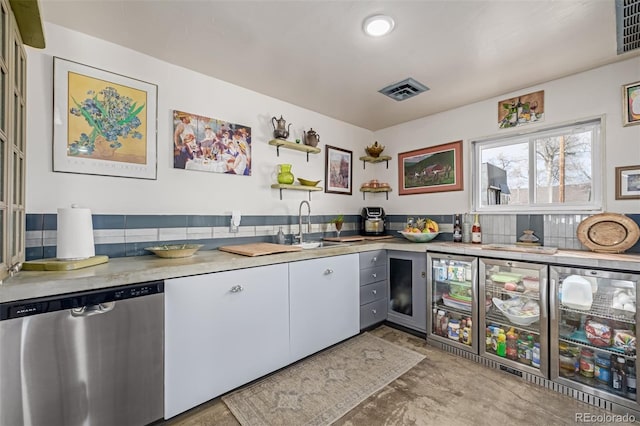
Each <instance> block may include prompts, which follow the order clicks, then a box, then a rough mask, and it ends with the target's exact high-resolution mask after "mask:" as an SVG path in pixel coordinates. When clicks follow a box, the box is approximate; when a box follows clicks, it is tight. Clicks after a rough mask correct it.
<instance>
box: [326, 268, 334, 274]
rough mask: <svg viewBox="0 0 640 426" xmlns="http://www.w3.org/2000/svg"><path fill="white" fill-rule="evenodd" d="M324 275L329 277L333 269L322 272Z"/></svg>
mask: <svg viewBox="0 0 640 426" xmlns="http://www.w3.org/2000/svg"><path fill="white" fill-rule="evenodd" d="M324 274H325V275H329V274H333V269H327V270H326V271H324Z"/></svg>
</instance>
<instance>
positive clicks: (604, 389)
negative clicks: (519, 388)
mask: <svg viewBox="0 0 640 426" xmlns="http://www.w3.org/2000/svg"><path fill="white" fill-rule="evenodd" d="M550 275H551V290H550V291H551V292H552V294H554V295H557V296H558V297H557V300H556V298H551V321H550V324H551V379H552V380H554V381H556V382H558V383H561V384H563V385H566V386H569V387H572V388H575V389H578V390H580V391H583V392H587V393H589V394H593V395H595V396H596V397H600V398H603V399H606V400H608V401H611V402H613V403H616V404H619V405H622V406H624V407H628V408H632V409H634V410H638V409H639V408H640V406H638V393H637V390H636V374H637V373H636V372H637V371H638V360H637V357H636V339H637V330H636V306H637V302H638V296H637V291H636V290H637V286H638V282H639V281H640V275H638V274H631V273H623V272H609V271H602V270H589V269H580V268H569V267H560V266H551V268H550Z"/></svg>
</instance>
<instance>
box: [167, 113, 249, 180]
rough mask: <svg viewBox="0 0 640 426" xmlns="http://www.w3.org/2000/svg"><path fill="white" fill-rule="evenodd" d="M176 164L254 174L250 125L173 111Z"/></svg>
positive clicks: (174, 166) (227, 172)
mask: <svg viewBox="0 0 640 426" xmlns="http://www.w3.org/2000/svg"><path fill="white" fill-rule="evenodd" d="M173 168H174V169H184V170H197V171H201V172H211V173H226V174H235V175H241V176H250V175H251V127H249V126H244V125H241V124H235V123H229V122H226V121H223V120H219V119H215V118H210V117H204V116H201V115H196V114H192V113H189V112H184V111H177V110H174V111H173Z"/></svg>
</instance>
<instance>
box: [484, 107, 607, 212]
mask: <svg viewBox="0 0 640 426" xmlns="http://www.w3.org/2000/svg"><path fill="white" fill-rule="evenodd" d="M601 122H602V117H599V118H597V119H589V120H585V121H580V122H575V123H571V124H568V125H561V126H556V127H551V128H546V129H542V130H536V131H531V132H528V133H520V134H517V135H514V134H511V135H508V136H500V137H495V138H488V139H483V140H478V141H473V142H472V147H473V165H474V167H473V207H474V210H475V211H486V212H503V211H504V212H514V211H515V212H518V211H535V212H546V211H553V212H559V211H563V212H577V211H593V210H601V209H602V185H601V177H602V174H603V173H602V168H603V167H604V165H603V162H602V161H601V152H602V146H603V142H602V136H601V131H600V127H601Z"/></svg>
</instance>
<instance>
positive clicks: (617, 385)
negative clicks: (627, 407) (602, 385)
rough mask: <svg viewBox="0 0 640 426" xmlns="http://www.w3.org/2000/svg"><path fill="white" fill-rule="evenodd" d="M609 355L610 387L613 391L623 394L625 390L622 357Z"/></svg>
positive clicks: (625, 380)
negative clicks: (610, 359)
mask: <svg viewBox="0 0 640 426" xmlns="http://www.w3.org/2000/svg"><path fill="white" fill-rule="evenodd" d="M611 357H612V358H613V359H612V362H611V387H612V388H613V391H614V392H615V393H618V394H622V395H624V394H625V393H626V390H627V375H626V373H625V371H624V370H625V360H624V357H621V356H619V357H616V356H615V355H611Z"/></svg>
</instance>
